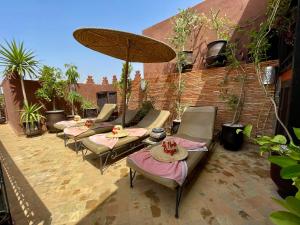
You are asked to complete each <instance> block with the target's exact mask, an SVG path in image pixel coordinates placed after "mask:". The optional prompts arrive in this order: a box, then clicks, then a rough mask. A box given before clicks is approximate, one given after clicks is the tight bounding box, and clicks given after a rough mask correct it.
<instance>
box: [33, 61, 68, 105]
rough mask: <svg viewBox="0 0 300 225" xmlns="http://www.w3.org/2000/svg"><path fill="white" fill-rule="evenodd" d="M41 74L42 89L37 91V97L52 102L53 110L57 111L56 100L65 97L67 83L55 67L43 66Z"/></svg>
mask: <svg viewBox="0 0 300 225" xmlns="http://www.w3.org/2000/svg"><path fill="white" fill-rule="evenodd" d="M40 74H41V76H40V77H39V81H40V83H41V88H39V89H38V90H37V91H36V96H37V97H38V98H40V99H43V100H45V101H47V102H52V110H56V99H57V98H62V97H64V92H65V89H66V81H64V80H63V79H62V78H63V77H62V72H61V70H60V69H58V68H55V67H50V66H43V68H42V69H41V71H40Z"/></svg>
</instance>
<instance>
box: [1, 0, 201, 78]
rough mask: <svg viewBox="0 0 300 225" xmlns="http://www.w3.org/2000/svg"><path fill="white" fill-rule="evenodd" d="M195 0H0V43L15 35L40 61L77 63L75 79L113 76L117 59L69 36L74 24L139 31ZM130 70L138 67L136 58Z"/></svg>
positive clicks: (196, 0)
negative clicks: (79, 75)
mask: <svg viewBox="0 0 300 225" xmlns="http://www.w3.org/2000/svg"><path fill="white" fill-rule="evenodd" d="M199 2H201V0H151V1H146V0H139V1H138V0H108V1H100V0H93V1H92V0H85V1H79V0H73V1H71V0H60V1H59V0H43V1H41V0H26V1H24V0H15V1H10V0H4V1H1V13H0V43H2V44H3V43H4V40H8V41H10V40H12V39H15V40H17V41H24V43H25V46H26V47H27V48H29V49H31V50H34V51H35V53H36V55H37V58H38V59H39V60H40V61H41V63H42V64H47V65H51V66H56V67H60V68H63V65H64V64H65V63H73V64H75V65H77V66H78V69H79V72H80V74H81V81H85V79H86V77H87V75H88V74H92V75H93V76H94V80H95V81H96V82H99V81H100V79H102V77H103V76H107V77H108V78H109V80H110V79H111V77H112V75H113V74H116V75H117V76H118V77H119V74H120V71H121V67H122V61H120V60H117V59H114V58H112V57H109V56H106V55H103V54H100V53H97V52H94V51H92V50H90V49H87V48H85V47H84V46H82V45H80V44H79V43H78V42H77V41H75V39H74V38H73V36H72V33H73V31H74V30H75V29H76V28H79V27H85V26H87V27H105V28H112V29H119V30H124V31H129V32H134V33H137V34H141V33H142V30H144V29H145V28H147V27H149V26H152V25H154V24H156V23H158V22H160V21H162V20H164V19H166V18H168V17H170V16H173V15H175V14H176V13H177V12H178V9H179V8H181V9H184V8H187V7H191V6H194V5H196V4H198V3H199ZM133 66H134V70H141V72H142V71H143V65H142V64H134V65H133Z"/></svg>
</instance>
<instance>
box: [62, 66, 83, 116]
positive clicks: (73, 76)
mask: <svg viewBox="0 0 300 225" xmlns="http://www.w3.org/2000/svg"><path fill="white" fill-rule="evenodd" d="M65 68H67V71H66V77H67V85H68V90H67V92H66V96H65V99H66V100H67V101H68V102H69V103H70V104H71V111H72V113H71V115H69V116H67V117H68V118H73V117H74V115H75V113H77V108H76V107H75V103H76V102H77V103H80V102H81V100H82V96H81V95H80V94H79V93H78V92H77V90H76V89H77V85H78V83H77V82H78V79H79V77H80V75H79V73H78V71H77V67H76V66H75V65H72V64H65Z"/></svg>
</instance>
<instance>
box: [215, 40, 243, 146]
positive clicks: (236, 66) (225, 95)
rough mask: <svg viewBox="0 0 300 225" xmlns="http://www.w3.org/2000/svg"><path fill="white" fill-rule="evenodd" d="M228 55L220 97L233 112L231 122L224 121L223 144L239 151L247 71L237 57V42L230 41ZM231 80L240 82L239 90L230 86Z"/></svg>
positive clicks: (241, 142) (241, 138)
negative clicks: (239, 131)
mask: <svg viewBox="0 0 300 225" xmlns="http://www.w3.org/2000/svg"><path fill="white" fill-rule="evenodd" d="M226 57H227V59H228V63H229V65H228V67H227V73H226V75H225V78H224V80H223V81H222V82H221V83H220V98H221V99H222V100H223V101H225V103H226V104H227V106H228V108H229V109H230V110H231V111H232V112H233V118H232V121H231V122H230V123H224V124H223V125H222V131H221V144H223V146H224V148H225V149H227V150H232V151H237V150H239V149H240V148H241V146H242V144H243V135H242V134H241V133H237V132H236V130H237V129H243V128H244V125H242V124H241V123H240V122H239V120H240V116H241V114H242V110H243V105H244V99H245V84H246V79H247V74H246V71H245V69H244V67H243V65H242V64H241V62H240V61H239V60H238V59H237V57H236V43H230V44H228V47H227V52H226ZM229 82H238V83H239V86H240V87H239V89H238V91H235V90H232V89H229V88H228V84H229Z"/></svg>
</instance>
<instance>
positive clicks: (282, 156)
mask: <svg viewBox="0 0 300 225" xmlns="http://www.w3.org/2000/svg"><path fill="white" fill-rule="evenodd" d="M251 131H252V125H247V126H246V127H245V129H244V130H243V131H242V130H237V133H239V132H243V133H244V135H245V136H247V137H248V138H249V139H251V140H252V141H254V142H255V143H256V144H258V145H259V149H260V153H261V154H263V153H265V152H275V153H277V154H278V155H272V156H269V157H268V160H269V161H270V162H271V163H274V164H276V165H278V166H280V167H281V171H280V176H281V177H282V178H283V179H291V180H293V185H295V186H296V187H297V189H298V192H297V193H296V195H295V196H288V197H287V198H285V199H284V200H279V199H274V201H276V202H277V203H278V204H279V205H281V206H283V207H284V208H285V209H286V211H275V212H272V213H271V215H270V220H271V221H272V222H273V223H274V224H276V225H296V224H300V146H299V145H296V144H295V143H294V141H291V142H290V143H288V141H287V139H286V137H285V136H283V135H280V134H278V135H275V136H272V137H270V136H259V137H257V138H252V137H251ZM294 134H295V136H296V138H297V139H298V140H300V128H294Z"/></svg>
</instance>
